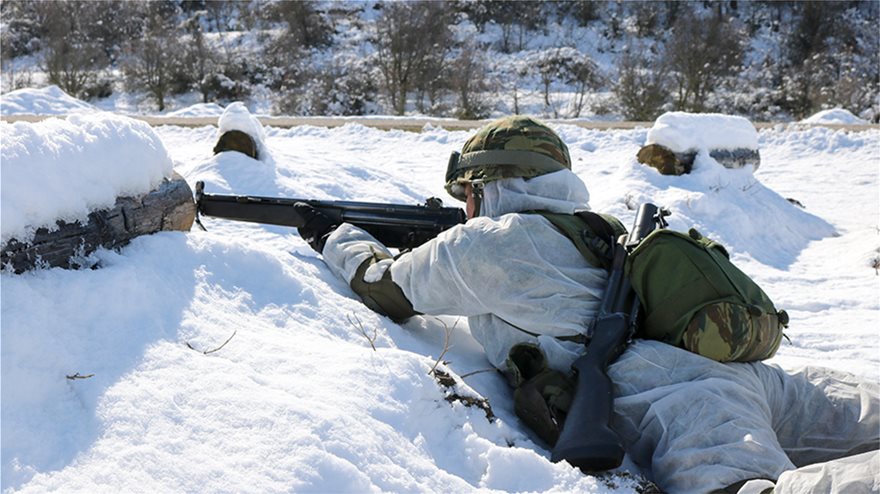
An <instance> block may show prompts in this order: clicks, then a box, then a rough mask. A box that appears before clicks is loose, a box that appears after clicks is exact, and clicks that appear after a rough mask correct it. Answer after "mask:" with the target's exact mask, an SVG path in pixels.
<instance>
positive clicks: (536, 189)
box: [480, 170, 590, 218]
mask: <svg viewBox="0 0 880 494" xmlns="http://www.w3.org/2000/svg"><path fill="white" fill-rule="evenodd" d="M589 203H590V193H589V192H588V191H587V186H586V185H585V184H584V182H583V181H582V180H581V179H580V177H578V176H577V175H575V174H574V173H573V172H572V171H571V170H560V171H557V172H553V173H547V174H545V175H540V176H538V177H534V178H530V179H523V178H521V177H514V178H503V179H500V180H494V181H492V182H489V183H487V184H486V187H485V189H484V190H483V202H482V204H481V205H480V216H488V217H490V218H497V217H499V216H501V215H504V214H507V213H517V212H520V211H537V210H540V211H551V212H554V213H565V214H572V213H574V211H575V210H580V209H589V208H590V206H589Z"/></svg>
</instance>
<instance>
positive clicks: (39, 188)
mask: <svg viewBox="0 0 880 494" xmlns="http://www.w3.org/2000/svg"><path fill="white" fill-rule="evenodd" d="M0 129H2V135H3V146H2V149H0V162H2V171H3V181H2V197H0V204H2V222H0V223H2V225H0V226H2V230H0V242H2V243H4V244H5V243H6V242H7V241H8V240H9V239H10V238H17V239H18V240H19V241H21V242H27V241H29V240H30V239H31V238H33V233H34V231H35V230H36V228H39V227H50V228H52V227H55V226H56V225H55V221H56V220H57V219H62V220H65V221H67V222H71V223H72V222H74V221H77V220H85V219H86V218H87V217H88V214H89V212H91V211H94V210H96V209H101V208H106V207H112V206H113V204H114V203H115V202H116V197H117V196H119V195H127V196H135V195H138V194H142V193H145V192H149V191H150V190H151V189H152V188H154V187H155V186H157V185H159V183H161V181H162V179H163V178H164V177H169V176H171V173H172V168H173V165H172V162H171V156H170V155H169V154H168V152H167V151H166V149H165V146H164V145H163V144H162V142H161V140H160V138H159V136H158V135H157V134H156V133H155V132H154V131H153V129H152V128H151V127H150V126H149V125H147V124H146V123H144V122H141V121H137V120H133V119H131V118H127V117H122V116H117V115H113V114H110V113H88V114H79V115H71V116H69V117H67V118H66V119H64V120H61V119H58V118H52V119H48V120H44V121H42V122H39V123H35V124H30V123H24V122H16V123H14V124H10V123H6V122H2V123H0Z"/></svg>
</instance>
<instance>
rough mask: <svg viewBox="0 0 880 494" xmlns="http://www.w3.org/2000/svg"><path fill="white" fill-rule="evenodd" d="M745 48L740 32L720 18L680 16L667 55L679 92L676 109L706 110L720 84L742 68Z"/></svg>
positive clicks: (666, 59)
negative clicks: (707, 99) (711, 95)
mask: <svg viewBox="0 0 880 494" xmlns="http://www.w3.org/2000/svg"><path fill="white" fill-rule="evenodd" d="M743 45H744V42H743V33H742V32H741V31H740V29H738V28H737V26H735V25H734V24H733V23H732V22H729V21H728V20H727V19H725V18H723V17H722V16H720V15H713V16H709V17H708V18H706V17H700V16H696V15H694V16H684V17H680V18H679V19H678V21H677V22H676V23H675V27H674V28H673V31H672V37H671V39H670V40H669V42H668V43H667V45H666V52H665V63H666V64H668V66H669V68H670V70H671V71H672V72H671V74H672V79H673V81H674V82H675V85H676V90H677V98H676V101H675V106H676V108H677V109H679V110H688V111H703V110H705V109H706V97H707V96H708V95H709V94H710V93H711V92H712V91H713V90H714V88H715V86H716V85H717V84H718V82H719V81H720V80H721V79H722V78H723V77H726V76H729V75H731V74H734V73H735V72H736V71H737V69H738V68H739V67H740V65H741V63H742V58H743Z"/></svg>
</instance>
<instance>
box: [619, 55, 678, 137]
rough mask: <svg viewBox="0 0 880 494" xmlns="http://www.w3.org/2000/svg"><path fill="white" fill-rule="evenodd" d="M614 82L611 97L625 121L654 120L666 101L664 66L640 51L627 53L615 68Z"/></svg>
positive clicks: (665, 70) (666, 77)
mask: <svg viewBox="0 0 880 494" xmlns="http://www.w3.org/2000/svg"><path fill="white" fill-rule="evenodd" d="M617 70H618V79H617V83H616V84H615V85H614V93H615V95H616V96H617V99H618V101H620V105H621V107H622V108H623V114H624V116H625V117H626V118H627V119H628V120H635V121H650V120H654V119H655V118H657V116H658V114H659V113H660V111H661V108H662V107H663V105H664V104H665V103H666V101H667V99H668V97H669V91H668V80H669V77H668V72H667V69H666V66H665V65H663V63H662V62H661V61H658V60H657V59H656V58H652V57H650V56H648V53H647V51H646V50H644V49H642V48H636V49H629V50H627V51H626V52H624V53H623V55H622V56H621V57H620V60H619V61H618V64H617Z"/></svg>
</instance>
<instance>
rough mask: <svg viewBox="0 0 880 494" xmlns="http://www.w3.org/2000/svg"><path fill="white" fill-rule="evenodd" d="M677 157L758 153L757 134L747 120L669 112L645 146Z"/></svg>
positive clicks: (726, 116) (657, 122) (719, 115)
mask: <svg viewBox="0 0 880 494" xmlns="http://www.w3.org/2000/svg"><path fill="white" fill-rule="evenodd" d="M648 144H660V145H662V146H666V147H667V148H669V149H671V150H672V151H673V152H676V153H686V152H692V151H700V150H706V151H711V150H713V149H731V150H732V149H758V131H757V130H755V126H754V125H752V123H751V122H749V120H748V119H746V118H743V117H737V116H732V115H721V114H718V113H686V112H668V113H664V114H663V115H660V116H659V117H658V118H657V120H656V121H655V122H654V126H653V127H651V130H650V131H649V132H648V138H647V140H646V141H645V145H648Z"/></svg>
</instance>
